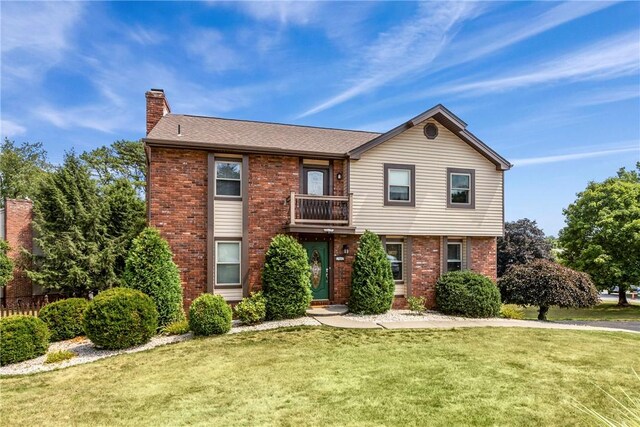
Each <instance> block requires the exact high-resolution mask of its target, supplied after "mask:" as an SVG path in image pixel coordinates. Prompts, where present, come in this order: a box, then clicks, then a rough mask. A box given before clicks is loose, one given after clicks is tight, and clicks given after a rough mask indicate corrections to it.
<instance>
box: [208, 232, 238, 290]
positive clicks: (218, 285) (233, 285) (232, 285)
mask: <svg viewBox="0 0 640 427" xmlns="http://www.w3.org/2000/svg"><path fill="white" fill-rule="evenodd" d="M220 243H236V244H237V245H238V262H219V261H218V245H219V244H220ZM220 264H222V265H236V264H237V265H238V272H239V276H238V278H239V279H240V283H218V265H220ZM214 268H215V274H214V279H215V280H214V289H215V288H218V289H223V288H238V287H242V241H241V240H232V239H227V240H216V241H215V257H214Z"/></svg>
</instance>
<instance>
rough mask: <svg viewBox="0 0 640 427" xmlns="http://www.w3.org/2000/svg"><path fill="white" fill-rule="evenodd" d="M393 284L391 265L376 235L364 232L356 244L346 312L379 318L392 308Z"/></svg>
mask: <svg viewBox="0 0 640 427" xmlns="http://www.w3.org/2000/svg"><path fill="white" fill-rule="evenodd" d="M394 290H395V283H394V281H393V273H392V272H391V263H390V262H389V258H388V257H387V253H386V252H385V250H384V248H383V247H382V241H380V238H379V237H378V235H377V234H375V233H372V232H371V231H368V230H367V231H365V232H364V234H362V236H360V240H359V241H358V251H357V252H356V259H355V261H354V262H353V271H352V273H351V297H350V298H349V311H351V312H354V313H361V314H380V313H385V312H387V311H389V309H390V308H391V304H393V293H394Z"/></svg>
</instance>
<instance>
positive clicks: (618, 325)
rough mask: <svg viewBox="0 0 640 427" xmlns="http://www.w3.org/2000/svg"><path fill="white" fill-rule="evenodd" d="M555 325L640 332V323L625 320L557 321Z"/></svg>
mask: <svg viewBox="0 0 640 427" xmlns="http://www.w3.org/2000/svg"><path fill="white" fill-rule="evenodd" d="M553 323H562V324H564V325H581V326H595V327H598V328H614V329H626V330H629V331H636V332H640V322H635V321H632V322H628V321H623V320H617V321H616V320H556V321H554V322H553Z"/></svg>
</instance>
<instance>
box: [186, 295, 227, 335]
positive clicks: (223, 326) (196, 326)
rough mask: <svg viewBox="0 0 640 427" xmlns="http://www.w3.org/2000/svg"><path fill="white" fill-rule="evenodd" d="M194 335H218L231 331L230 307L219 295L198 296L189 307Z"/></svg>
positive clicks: (190, 325) (190, 322)
mask: <svg viewBox="0 0 640 427" xmlns="http://www.w3.org/2000/svg"><path fill="white" fill-rule="evenodd" d="M189 328H191V330H192V331H193V334H194V335H205V336H207V335H220V334H226V333H227V332H229V331H230V330H231V307H230V306H229V304H227V302H226V301H225V300H224V298H222V297H221V296H220V295H211V294H204V295H200V296H199V297H198V298H196V299H195V301H193V302H192V303H191V307H189Z"/></svg>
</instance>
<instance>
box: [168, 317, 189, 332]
mask: <svg viewBox="0 0 640 427" xmlns="http://www.w3.org/2000/svg"><path fill="white" fill-rule="evenodd" d="M187 332H189V321H188V320H180V321H178V322H173V323H169V324H168V325H167V326H165V327H164V328H162V333H163V334H164V335H183V334H186V333H187Z"/></svg>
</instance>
